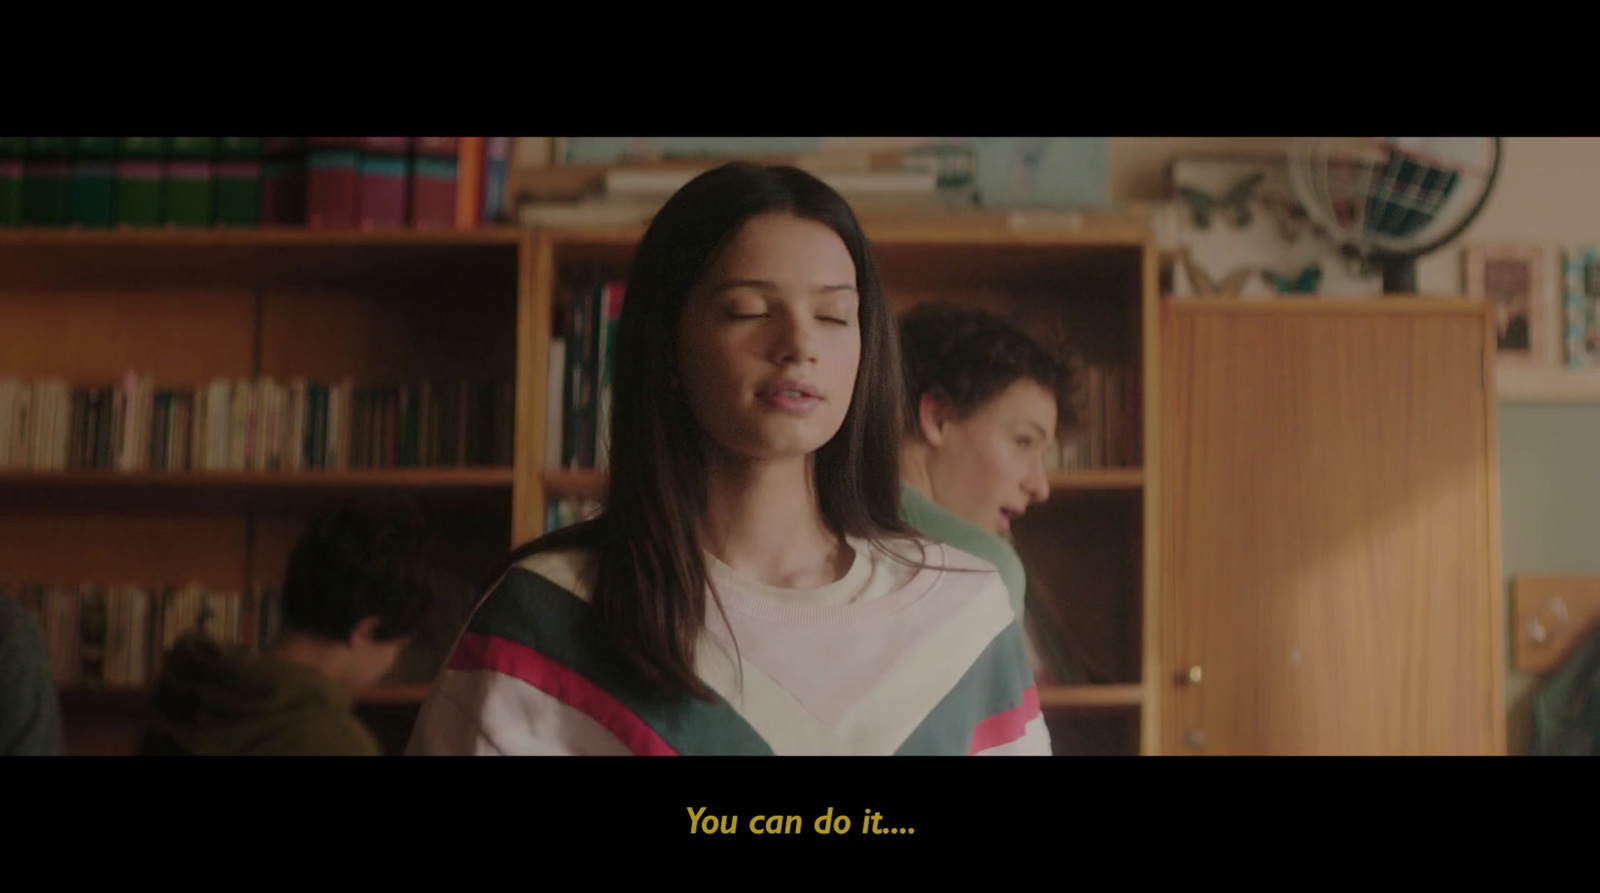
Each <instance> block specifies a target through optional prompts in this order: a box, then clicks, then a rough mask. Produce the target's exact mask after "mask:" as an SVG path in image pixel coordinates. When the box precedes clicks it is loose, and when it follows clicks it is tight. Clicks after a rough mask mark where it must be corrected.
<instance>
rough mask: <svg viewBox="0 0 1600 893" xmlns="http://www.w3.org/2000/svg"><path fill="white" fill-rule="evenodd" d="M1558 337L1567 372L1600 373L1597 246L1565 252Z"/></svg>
mask: <svg viewBox="0 0 1600 893" xmlns="http://www.w3.org/2000/svg"><path fill="white" fill-rule="evenodd" d="M1565 261H1566V264H1565V271H1564V272H1565V276H1564V277H1563V289H1562V291H1563V295H1564V297H1565V301H1564V302H1563V308H1562V309H1563V311H1564V312H1563V314H1562V335H1563V341H1564V343H1565V346H1566V351H1565V358H1566V364H1567V368H1569V369H1600V246H1593V245H1581V246H1577V247H1574V248H1568V249H1567V251H1566V257H1565Z"/></svg>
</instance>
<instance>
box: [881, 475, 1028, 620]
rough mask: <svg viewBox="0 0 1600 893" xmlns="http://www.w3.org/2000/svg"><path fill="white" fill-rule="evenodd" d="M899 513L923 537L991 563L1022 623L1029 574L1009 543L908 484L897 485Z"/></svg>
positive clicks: (1013, 610) (1013, 609) (1013, 611)
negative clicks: (998, 572) (946, 544)
mask: <svg viewBox="0 0 1600 893" xmlns="http://www.w3.org/2000/svg"><path fill="white" fill-rule="evenodd" d="M900 512H901V514H903V515H904V516H905V519H906V523H907V524H910V525H911V527H912V529H914V530H916V531H917V532H918V533H920V534H922V535H923V536H925V537H928V538H929V539H932V540H935V541H938V542H941V543H948V544H950V545H952V546H955V547H956V548H957V549H960V550H961V551H963V552H967V553H970V554H972V555H976V556H977V557H979V558H982V559H983V560H984V561H987V562H989V563H990V564H992V565H994V566H995V569H996V570H998V571H1000V578H1001V579H1003V580H1005V582H1006V591H1007V592H1008V593H1010V595H1011V611H1012V613H1014V614H1016V615H1017V622H1018V623H1021V622H1022V619H1023V616H1024V614H1023V610H1024V607H1023V602H1024V598H1023V597H1024V594H1025V593H1026V591H1027V588H1028V575H1027V573H1026V572H1025V571H1024V570H1023V567H1022V559H1021V558H1019V557H1018V556H1017V550H1016V549H1014V548H1012V546H1011V544H1010V543H1008V542H1006V541H1005V540H1004V539H1002V538H1001V537H999V536H997V535H995V534H993V533H990V532H989V531H987V530H984V529H983V528H981V527H979V526H978V525H976V524H973V523H972V522H971V521H968V520H966V519H965V518H962V517H960V516H958V515H956V514H955V513H953V512H951V511H950V510H949V509H947V508H945V507H944V506H942V505H940V504H938V503H937V502H934V501H933V499H931V498H930V497H929V496H928V495H927V494H925V493H923V492H922V491H921V490H918V489H917V488H916V487H913V486H911V485H910V484H905V483H902V484H901V485H900Z"/></svg>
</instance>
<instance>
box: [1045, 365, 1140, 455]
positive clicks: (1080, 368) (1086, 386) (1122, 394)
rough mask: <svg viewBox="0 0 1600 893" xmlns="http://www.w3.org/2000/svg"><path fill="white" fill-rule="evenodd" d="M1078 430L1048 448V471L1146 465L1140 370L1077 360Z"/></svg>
mask: <svg viewBox="0 0 1600 893" xmlns="http://www.w3.org/2000/svg"><path fill="white" fill-rule="evenodd" d="M1074 365H1075V367H1076V368H1075V372H1076V375H1075V387H1074V389H1073V393H1072V397H1071V402H1072V405H1073V408H1074V410H1075V412H1076V414H1077V417H1078V425H1077V427H1076V428H1075V429H1073V430H1072V431H1070V432H1068V433H1067V434H1064V435H1062V437H1061V438H1060V439H1059V440H1057V441H1056V444H1055V446H1054V448H1052V449H1047V450H1045V456H1044V465H1045V470H1046V471H1079V470H1082V469H1089V468H1129V467H1136V466H1138V465H1139V464H1140V450H1141V443H1140V432H1141V431H1142V430H1143V425H1142V424H1141V422H1140V416H1139V407H1140V396H1139V380H1138V377H1137V375H1136V374H1135V372H1134V370H1132V369H1131V368H1129V367H1127V366H1121V365H1104V364H1099V363H1092V362H1087V361H1084V360H1082V359H1081V358H1079V359H1075V360H1074Z"/></svg>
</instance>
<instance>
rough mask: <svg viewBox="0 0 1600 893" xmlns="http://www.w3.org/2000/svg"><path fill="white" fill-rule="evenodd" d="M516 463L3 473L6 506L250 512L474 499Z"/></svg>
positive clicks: (501, 482)
mask: <svg viewBox="0 0 1600 893" xmlns="http://www.w3.org/2000/svg"><path fill="white" fill-rule="evenodd" d="M510 487H511V469H509V468H453V467H452V468H397V469H381V470H372V469H359V470H353V471H329V472H322V471H313V472H304V473H297V474H278V473H266V472H204V473H200V472H195V473H191V472H182V471H156V472H117V471H101V470H97V471H61V472H48V471H45V472H28V471H23V472H14V471H5V472H0V511H18V510H24V509H26V510H35V511H37V510H45V511H51V510H59V509H92V510H98V511H116V512H129V513H148V512H151V511H196V510H199V511H227V510H237V511H243V510H247V509H253V508H267V507H282V506H296V505H298V506H309V505H316V504H318V503H321V502H326V501H328V500H332V499H344V498H349V497H354V496H362V495H367V494H373V493H405V494H408V495H410V496H412V497H414V498H417V499H419V500H426V501H427V502H429V503H430V504H431V503H454V504H460V503H472V502H476V501H480V500H482V499H483V498H485V497H487V498H489V499H494V498H497V497H500V496H503V495H504V494H505V493H507V492H509V490H510Z"/></svg>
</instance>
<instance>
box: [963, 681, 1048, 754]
mask: <svg viewBox="0 0 1600 893" xmlns="http://www.w3.org/2000/svg"><path fill="white" fill-rule="evenodd" d="M1038 715H1039V688H1038V686H1033V685H1030V686H1028V690H1027V691H1025V692H1023V693H1022V703H1021V704H1018V705H1017V706H1015V707H1012V708H1011V709H1010V710H1007V711H1005V712H1004V713H996V714H995V715H993V716H991V717H989V718H988V719H986V720H984V721H983V722H980V723H978V727H977V728H975V729H973V730H972V746H971V748H970V750H969V751H968V753H974V754H976V753H981V752H983V751H985V750H988V749H989V748H991V747H999V746H1000V745H1002V744H1010V743H1011V742H1013V741H1016V740H1017V739H1019V738H1021V737H1022V736H1023V734H1024V733H1025V730H1026V729H1027V726H1028V723H1029V722H1031V721H1032V720H1033V718H1034V717H1036V716H1038Z"/></svg>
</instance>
